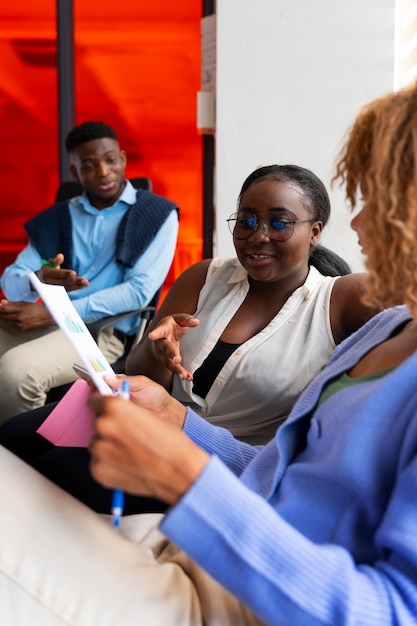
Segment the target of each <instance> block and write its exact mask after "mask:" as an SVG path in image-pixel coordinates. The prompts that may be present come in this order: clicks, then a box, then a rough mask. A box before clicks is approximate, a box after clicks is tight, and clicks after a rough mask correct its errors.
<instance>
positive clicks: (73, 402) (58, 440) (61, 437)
mask: <svg viewBox="0 0 417 626" xmlns="http://www.w3.org/2000/svg"><path fill="white" fill-rule="evenodd" d="M93 392H94V389H93V388H92V387H90V385H89V384H88V383H87V382H86V381H85V380H82V379H81V378H79V379H77V380H76V381H75V383H74V384H73V385H72V386H71V387H70V389H69V390H68V391H67V393H66V394H65V396H64V397H63V398H62V400H60V401H59V402H58V404H57V405H56V407H55V408H54V409H53V411H51V413H50V414H49V415H48V417H47V418H46V420H45V421H44V422H43V424H41V426H40V427H39V428H38V430H37V431H36V432H37V433H39V434H40V435H42V437H45V439H47V440H48V441H50V442H51V443H53V444H54V445H55V446H68V447H72V448H87V447H88V446H89V444H90V441H91V438H92V436H93V423H94V417H95V414H94V413H93V411H91V409H89V408H88V406H87V400H88V398H89V397H90V395H91V394H92V393H93Z"/></svg>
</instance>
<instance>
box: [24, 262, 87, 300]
mask: <svg viewBox="0 0 417 626" xmlns="http://www.w3.org/2000/svg"><path fill="white" fill-rule="evenodd" d="M63 262H64V255H63V254H61V253H59V254H57V255H56V256H55V257H54V258H52V259H42V267H41V269H40V270H38V271H37V272H36V275H37V277H38V278H39V280H41V281H42V282H43V283H46V284H48V285H61V286H62V287H65V290H66V291H75V290H76V289H82V288H83V287H87V286H88V284H89V282H88V280H87V279H86V278H82V277H80V276H77V272H75V271H74V270H71V269H64V268H62V269H61V265H62V263H63Z"/></svg>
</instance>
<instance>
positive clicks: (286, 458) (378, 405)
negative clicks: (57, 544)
mask: <svg viewBox="0 0 417 626" xmlns="http://www.w3.org/2000/svg"><path fill="white" fill-rule="evenodd" d="M409 319H410V316H409V313H408V311H407V310H406V309H405V308H403V307H397V308H395V309H390V310H388V311H385V312H383V313H381V314H380V315H378V316H377V317H375V318H374V319H373V320H371V321H370V322H369V323H368V324H367V325H366V326H364V327H363V328H362V329H360V330H359V331H358V332H357V333H355V334H354V335H352V336H351V337H350V338H348V339H347V340H345V341H344V342H343V343H342V344H341V345H340V346H338V348H336V350H335V352H334V356H333V358H332V360H331V362H330V363H329V365H328V366H327V367H326V368H325V369H324V370H323V372H322V373H321V374H320V375H319V376H318V377H317V378H316V379H315V380H314V381H313V382H312V383H311V384H310V385H309V387H308V388H307V390H306V391H305V392H304V393H303V395H302V396H301V398H300V399H299V401H298V402H297V404H296V405H295V407H294V409H293V411H292V413H291V415H290V417H289V418H288V420H287V422H285V424H284V425H283V426H282V427H281V428H280V429H279V430H278V432H277V434H276V436H275V438H274V440H273V441H271V442H270V443H269V444H268V445H267V446H265V447H263V448H260V447H258V448H252V447H251V446H249V445H247V444H244V443H242V442H239V441H237V440H235V439H233V437H232V436H231V435H230V434H229V433H228V432H227V431H225V430H222V429H219V428H215V427H213V426H211V425H210V424H208V423H207V422H205V421H204V420H203V419H201V418H199V417H198V416H197V415H195V414H193V413H192V411H190V410H189V411H188V414H187V419H186V425H185V431H186V433H187V434H188V435H189V436H190V437H191V438H192V439H193V440H194V441H195V442H196V443H197V444H199V445H200V446H202V447H203V448H205V449H206V450H207V451H208V452H210V453H212V454H213V456H212V458H211V460H210V462H209V464H208V465H207V467H206V469H205V470H204V472H203V474H202V475H201V476H200V478H199V479H198V480H197V481H196V483H195V484H194V485H193V487H192V488H191V489H190V491H189V492H188V493H187V494H186V495H185V496H184V497H183V498H182V500H181V501H180V502H179V504H178V505H177V506H175V507H174V508H172V509H171V511H170V512H169V514H168V515H167V516H166V518H165V519H164V521H163V522H162V525H161V528H162V530H163V532H164V533H165V534H166V535H167V536H168V537H169V538H170V539H171V540H172V541H174V542H175V543H176V544H177V545H179V546H181V547H182V548H183V549H184V550H185V551H186V552H188V553H189V554H190V555H191V556H192V557H193V558H194V559H195V560H196V561H197V562H198V563H199V564H200V565H202V566H203V567H204V568H205V569H206V570H208V571H209V572H210V573H211V574H212V575H213V576H214V578H216V579H217V580H218V581H220V582H221V583H222V584H223V585H224V586H225V587H227V588H228V589H229V590H230V591H231V592H232V593H234V594H235V595H236V596H237V597H238V598H239V599H240V600H241V601H242V602H245V603H246V604H247V605H248V606H249V607H250V608H251V609H252V610H253V612H254V613H255V614H257V615H258V616H259V617H260V618H261V619H262V620H264V621H265V622H266V623H267V624H270V625H277V626H278V625H280V626H282V625H291V626H319V625H320V626H323V625H328V626H336V625H338V626H342V625H346V626H347V625H349V626H351V625H355V626H356V625H363V626H365V625H366V626H388V625H390V626H393V625H394V624H395V625H401V626H408V625H410V626H411V625H412V624H413V625H415V624H416V623H417V353H415V354H413V355H412V356H411V357H410V358H408V359H407V360H406V361H405V362H404V363H402V364H401V365H400V366H398V367H397V368H395V369H394V370H393V371H391V372H390V373H388V374H387V375H385V376H383V377H381V378H377V379H375V380H371V381H368V382H361V383H359V384H356V385H354V386H352V387H348V388H346V389H343V390H341V391H339V392H337V393H335V394H334V395H333V396H331V397H330V398H329V399H328V400H326V401H325V402H324V403H323V404H322V405H321V406H320V408H319V409H316V410H314V409H315V406H316V404H317V401H318V399H319V397H320V394H321V391H322V389H323V387H324V385H325V384H326V382H327V381H329V380H331V379H333V378H336V377H337V376H339V375H340V374H341V373H343V372H345V371H347V370H349V369H351V368H352V367H353V365H355V364H356V363H357V362H358V361H359V360H360V359H361V358H362V356H364V355H365V354H366V353H367V352H368V351H369V350H370V349H372V348H373V347H375V346H376V345H378V344H379V343H381V342H383V341H384V340H386V339H387V338H388V337H389V336H390V335H391V333H392V332H393V331H394V330H395V329H396V328H397V327H399V326H400V325H401V324H403V323H404V322H405V321H407V320H409ZM305 442H306V447H304V449H303V444H304V443H305ZM300 447H301V449H303V451H302V452H301V453H300V454H297V451H298V450H299V449H300Z"/></svg>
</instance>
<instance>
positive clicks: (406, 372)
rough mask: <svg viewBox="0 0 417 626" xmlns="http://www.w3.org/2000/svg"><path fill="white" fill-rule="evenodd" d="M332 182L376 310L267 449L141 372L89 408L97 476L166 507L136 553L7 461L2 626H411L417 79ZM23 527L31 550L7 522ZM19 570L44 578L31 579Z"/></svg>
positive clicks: (380, 109)
mask: <svg viewBox="0 0 417 626" xmlns="http://www.w3.org/2000/svg"><path fill="white" fill-rule="evenodd" d="M335 180H337V181H340V182H341V183H342V184H343V185H344V186H345V188H346V195H347V198H348V200H349V202H350V204H351V206H352V207H353V208H355V207H356V206H357V205H358V204H360V205H361V210H360V212H359V213H358V214H356V215H355V217H354V218H353V220H352V227H353V228H354V230H355V231H356V232H357V234H358V238H359V242H360V245H361V246H362V248H363V251H364V252H365V253H366V255H367V266H368V270H369V278H368V286H367V292H366V301H367V302H369V303H373V304H374V305H379V306H382V307H384V310H383V311H382V312H380V313H379V314H378V315H376V316H375V317H374V318H373V319H372V320H370V321H369V322H367V324H365V326H363V327H362V328H361V329H360V330H358V331H357V332H356V333H355V334H353V335H351V336H350V337H349V338H347V339H346V340H345V341H344V342H342V343H341V344H340V345H339V346H338V347H337V348H336V350H335V352H334V354H333V357H332V359H331V360H330V362H329V364H328V365H327V366H326V367H325V368H324V369H323V371H322V372H321V373H320V374H319V375H318V376H317V377H316V378H315V379H314V380H313V382H311V383H310V385H309V386H308V387H307V389H306V390H305V392H304V393H303V394H302V395H301V397H300V399H299V400H298V402H297V403H296V405H295V406H294V408H293V410H292V411H291V414H290V416H289V417H288V419H287V420H286V422H285V423H284V424H283V425H282V426H281V427H280V428H279V429H278V430H277V433H276V435H275V437H274V439H273V440H272V441H271V442H270V443H268V444H267V445H265V446H251V445H250V444H248V443H245V442H242V441H239V440H237V439H235V438H234V437H233V436H232V435H231V433H230V432H228V431H227V430H225V429H222V428H219V427H216V426H214V425H212V424H209V423H208V422H207V421H206V420H204V419H203V418H201V417H200V416H198V415H197V414H196V413H195V412H194V411H193V410H192V409H191V408H185V407H184V405H182V404H181V403H180V402H178V401H177V400H175V399H174V398H173V397H172V396H170V395H169V394H168V392H167V391H166V390H165V389H164V388H163V387H162V386H160V385H158V384H156V383H155V382H152V381H150V380H149V379H148V378H145V377H143V376H142V377H132V378H130V379H129V380H130V384H131V401H126V400H123V399H120V398H117V397H109V396H105V397H101V396H99V395H98V394H96V395H95V396H93V397H92V399H91V401H90V406H91V407H92V408H93V409H94V410H95V411H96V413H97V419H96V422H95V436H94V439H93V441H92V444H91V447H90V448H91V455H92V463H91V471H92V474H93V476H94V477H95V478H96V480H97V481H99V482H100V483H102V484H103V485H105V486H107V487H110V488H118V489H124V490H125V491H127V492H129V493H133V494H141V495H146V496H152V497H157V498H160V499H163V500H165V501H166V502H167V503H168V504H169V506H170V509H169V512H168V514H167V515H165V516H162V517H158V516H151V519H147V520H145V519H144V516H138V517H139V518H140V520H139V522H140V524H141V528H140V529H137V531H138V532H137V538H139V536H140V538H141V539H140V542H138V543H136V544H132V543H131V544H129V542H126V540H124V539H123V538H121V537H118V536H117V534H116V533H113V534H112V531H111V529H110V528H107V529H105V527H104V524H102V523H100V522H101V520H100V521H99V520H98V519H96V518H95V517H94V513H93V512H91V511H88V510H87V509H85V508H83V507H82V505H80V503H78V502H76V501H74V500H71V499H70V498H69V496H68V494H66V493H64V492H62V491H60V490H59V489H58V488H57V487H56V486H54V485H51V484H50V483H48V482H47V481H46V480H45V478H44V477H42V476H40V475H37V474H36V473H35V472H33V470H32V469H31V468H30V467H28V466H27V465H25V464H24V463H22V462H21V461H20V460H19V459H17V458H16V457H14V456H13V455H11V454H10V453H9V452H8V451H6V450H4V451H3V453H2V454H1V455H0V466H1V469H2V472H3V475H4V476H5V477H6V476H7V479H6V478H5V480H3V481H2V482H1V483H0V498H1V500H2V501H3V502H5V503H7V504H8V506H5V507H4V510H3V513H2V515H1V516H0V537H1V539H0V542H1V543H0V557H2V555H3V554H4V555H6V556H7V558H6V556H5V557H2V558H1V560H0V582H1V583H2V584H1V585H0V589H1V588H2V586H3V581H8V582H9V593H8V595H7V596H6V597H5V598H6V601H7V603H6V604H5V601H3V602H2V613H4V611H5V609H4V607H5V606H6V613H5V616H6V622H7V623H12V622H13V620H12V619H7V617H9V616H12V608H11V607H13V606H14V607H17V606H18V607H19V610H21V611H23V608H25V607H24V605H23V600H24V601H25V602H27V603H29V600H30V602H31V603H32V605H35V608H36V609H37V610H38V612H39V611H40V609H42V610H44V611H45V612H46V611H48V612H49V616H50V617H51V620H50V621H49V622H48V624H51V625H54V624H61V623H63V618H66V619H67V623H68V622H70V623H77V624H78V623H80V624H84V623H87V619H86V617H87V616H89V617H91V616H93V619H92V620H91V623H97V624H103V623H114V622H115V621H116V619H118V620H119V621H122V622H123V624H125V625H130V624H132V625H133V624H135V623H137V620H138V619H139V620H140V621H141V622H142V623H144V624H150V625H155V626H156V625H157V624H162V623H163V624H172V625H174V624H175V625H176V626H177V625H178V624H184V625H185V626H186V625H193V626H194V625H197V624H198V625H201V624H202V623H205V624H210V625H211V626H212V625H216V626H217V625H219V626H225V625H234V624H239V625H241V624H242V625H250V626H255V625H256V626H260V624H268V625H270V626H282V625H283V624H291V625H292V626H305V625H306V624H308V625H314V626H334V625H335V624H340V625H345V626H347V625H348V624H349V625H353V624H357V625H359V624H360V625H366V626H397V625H399V624H401V626H412V625H415V624H416V616H417V543H416V541H415V537H416V528H417V506H416V501H415V499H416V493H417V297H416V293H417V289H416V287H417V272H416V265H417V247H416V245H415V241H416V238H415V235H416V232H415V229H416V224H417V193H416V181H417V84H416V85H415V86H413V87H412V88H410V89H408V90H404V91H402V92H399V93H392V94H389V95H388V96H386V97H384V98H381V99H379V100H377V101H375V102H373V103H371V104H370V105H368V106H367V107H366V108H365V109H364V111H363V112H362V113H361V114H360V115H359V117H358V118H357V120H356V122H355V123H354V125H353V128H352V129H351V131H350V133H349V134H348V136H347V138H346V143H345V147H344V149H343V151H342V153H341V156H340V159H339V162H338V165H337V168H336V176H335ZM111 382H112V384H113V386H114V387H115V388H118V387H119V386H120V385H121V381H120V379H114V380H112V381H111ZM22 485H25V487H27V486H28V487H27V488H28V489H29V494H27V493H26V492H25V493H23V491H22V488H21V487H22ZM39 503H40V508H39ZM37 506H38V508H36V507H37ZM54 509H55V510H54ZM29 516H31V522H32V525H33V519H35V522H36V530H37V533H36V541H33V538H32V536H31V535H28V533H27V526H26V524H25V523H24V522H23V523H18V522H19V521H20V520H21V518H23V520H24V521H26V520H27V519H28V517H29ZM150 522H152V524H150ZM158 524H159V525H158ZM42 540H44V541H45V545H46V547H45V546H44V547H43V550H39V549H38V546H37V544H38V543H39V541H42ZM129 548H130V549H129ZM58 549H59V551H60V558H59V559H57V558H56V553H57V551H58ZM22 563H24V564H25V567H22ZM29 566H32V568H33V569H34V568H35V567H38V568H39V567H40V566H41V567H42V573H41V574H39V575H38V578H37V579H36V583H37V584H36V585H35V584H32V585H30V584H29V582H31V581H30V580H29V582H28V574H27V570H28V567H29ZM92 568H93V569H92ZM87 570H88V571H89V572H92V571H93V574H92V576H90V577H89V580H88V584H86V582H85V581H84V580H81V581H80V582H78V581H77V574H78V572H80V571H81V572H82V571H87ZM31 573H32V571H31ZM63 573H65V578H63ZM33 577H34V578H36V577H35V576H34V575H33ZM10 581H13V586H12V585H11V583H10ZM105 589H111V593H109V594H107V595H106V602H105V603H104V604H103V603H102V601H101V598H102V595H103V590H105ZM22 606H23V608H22ZM74 606H76V607H77V611H78V614H77V619H78V621H72V622H71V617H72V616H73V614H74V608H73V607H74ZM121 616H122V617H123V619H121V620H120V619H119V618H120V617H121ZM60 618H62V619H61V621H59V620H60ZM83 619H84V621H82V620H83ZM15 623H16V622H15ZM23 623H24V622H22V621H21V622H20V623H19V624H23ZM27 623H30V622H29V621H28V622H27ZM32 623H33V621H32Z"/></svg>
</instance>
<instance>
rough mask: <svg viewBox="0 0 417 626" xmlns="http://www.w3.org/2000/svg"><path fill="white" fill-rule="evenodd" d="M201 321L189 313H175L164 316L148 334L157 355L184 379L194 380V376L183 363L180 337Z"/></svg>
mask: <svg viewBox="0 0 417 626" xmlns="http://www.w3.org/2000/svg"><path fill="white" fill-rule="evenodd" d="M199 323H200V322H199V321H198V319H196V318H195V317H193V316H192V315H189V314H188V313H175V314H174V315H167V316H166V317H163V318H162V319H161V320H160V322H159V323H158V325H157V326H156V327H155V328H154V329H153V330H152V331H151V332H150V333H149V334H148V338H149V339H150V341H151V342H152V349H153V353H154V355H155V357H156V358H157V359H158V360H159V361H161V362H162V363H163V364H164V365H165V367H167V368H168V369H169V370H170V371H171V372H173V373H174V374H178V375H179V376H180V378H182V379H183V380H192V379H193V376H192V374H191V373H190V372H188V371H187V370H186V369H184V368H183V367H182V365H181V360H182V359H181V352H180V339H181V337H183V336H184V335H185V333H186V332H187V331H188V329H189V328H194V327H195V326H198V325H199Z"/></svg>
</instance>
